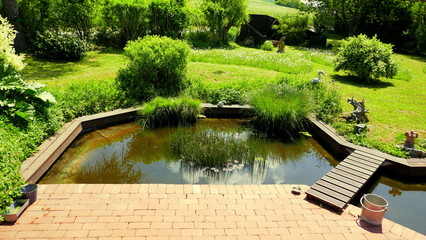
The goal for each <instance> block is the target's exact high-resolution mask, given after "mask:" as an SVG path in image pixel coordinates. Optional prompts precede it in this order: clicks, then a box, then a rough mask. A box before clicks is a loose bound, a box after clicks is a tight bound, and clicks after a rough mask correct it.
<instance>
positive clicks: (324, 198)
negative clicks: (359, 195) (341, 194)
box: [306, 188, 347, 210]
mask: <svg viewBox="0 0 426 240" xmlns="http://www.w3.org/2000/svg"><path fill="white" fill-rule="evenodd" d="M306 194H307V195H308V196H311V197H313V198H316V199H318V200H321V201H323V202H325V203H327V204H329V205H331V206H333V207H336V208H338V209H340V210H341V209H343V208H344V207H345V206H346V205H347V203H345V202H342V201H340V200H337V199H335V198H332V197H330V196H328V195H326V194H324V193H321V192H318V191H316V190H314V189H311V188H310V189H308V191H306Z"/></svg>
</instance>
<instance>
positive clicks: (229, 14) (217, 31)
mask: <svg viewBox="0 0 426 240" xmlns="http://www.w3.org/2000/svg"><path fill="white" fill-rule="evenodd" d="M247 6H248V3H247V0H203V12H204V14H205V16H206V19H207V22H208V25H209V27H210V31H211V32H212V33H213V34H214V35H216V36H217V37H219V38H220V39H221V40H222V41H226V40H227V39H226V37H227V34H228V31H229V29H231V27H233V26H238V25H240V24H242V23H243V22H245V21H247V20H248V19H249V15H248V11H247Z"/></svg>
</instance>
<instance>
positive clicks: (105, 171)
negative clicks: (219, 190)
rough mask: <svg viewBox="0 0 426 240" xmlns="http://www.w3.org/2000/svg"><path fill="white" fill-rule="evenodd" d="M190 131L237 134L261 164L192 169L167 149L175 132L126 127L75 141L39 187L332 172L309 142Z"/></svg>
mask: <svg viewBox="0 0 426 240" xmlns="http://www.w3.org/2000/svg"><path fill="white" fill-rule="evenodd" d="M191 128H192V129H194V130H197V131H213V132H216V133H221V134H222V135H223V136H226V135H227V134H228V135H229V133H230V132H234V133H235V132H236V133H237V134H238V136H239V137H240V138H241V139H242V141H245V143H246V144H247V145H248V146H249V147H250V149H255V150H258V152H259V156H258V159H263V158H265V160H258V161H254V162H253V163H247V162H245V161H244V160H241V159H231V165H233V166H231V168H230V167H229V166H226V167H225V166H224V167H223V168H222V167H215V168H213V167H212V168H213V169H212V168H207V166H196V165H193V164H192V163H187V162H185V161H182V160H181V159H180V156H176V154H174V153H173V152H172V151H171V150H170V147H169V143H168V142H169V140H170V135H171V134H172V133H175V132H176V131H177V129H176V128H157V129H147V130H142V129H141V128H140V127H139V126H138V125H137V124H135V123H127V124H122V125H118V126H113V127H109V128H105V129H100V130H96V131H93V132H89V133H86V134H84V135H82V136H80V137H79V138H78V139H77V140H76V141H74V142H73V144H72V145H71V146H70V147H69V148H68V149H67V150H66V151H65V153H64V154H63V155H62V156H61V157H60V158H59V159H58V160H57V161H56V163H55V164H54V165H53V166H52V168H51V169H50V170H49V171H48V172H47V173H46V174H45V176H44V177H43V178H42V179H41V180H40V182H39V183H42V184H43V183H45V184H49V183H171V184H281V183H288V184H292V183H294V184H307V185H312V184H313V183H315V182H316V181H317V180H318V179H319V178H321V177H322V176H323V175H324V174H326V173H327V172H328V171H330V170H331V168H332V164H331V163H335V164H336V163H337V161H336V160H335V159H334V158H333V157H332V156H331V155H330V154H328V153H327V152H326V151H325V150H324V149H323V148H322V147H321V146H320V145H319V144H318V143H317V142H316V141H315V140H314V139H312V138H306V137H303V136H302V137H299V138H298V139H296V140H293V141H289V142H283V141H281V140H280V139H273V138H268V137H266V136H264V135H262V134H255V133H253V130H252V129H251V128H250V127H249V126H247V124H246V122H245V121H243V120H237V119H204V120H201V121H199V122H198V123H197V124H195V125H194V126H192V127H191ZM265 150H267V151H268V154H267V155H266V156H265V154H264V151H265ZM234 161H235V163H234ZM232 167H233V168H232ZM231 170H232V171H231Z"/></svg>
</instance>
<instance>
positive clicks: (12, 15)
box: [2, 0, 27, 52]
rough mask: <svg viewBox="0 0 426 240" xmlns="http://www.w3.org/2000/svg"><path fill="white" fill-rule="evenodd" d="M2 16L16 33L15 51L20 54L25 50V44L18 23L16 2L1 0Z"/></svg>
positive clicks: (13, 0)
mask: <svg viewBox="0 0 426 240" xmlns="http://www.w3.org/2000/svg"><path fill="white" fill-rule="evenodd" d="M2 4H3V12H4V16H5V17H6V18H7V19H8V21H9V22H10V23H11V24H12V25H13V28H14V29H15V30H16V31H17V34H16V38H15V42H14V45H15V49H16V51H18V52H22V51H24V50H25V49H26V48H27V45H26V43H25V39H24V34H23V27H22V24H21V21H20V16H19V11H18V2H17V0H2Z"/></svg>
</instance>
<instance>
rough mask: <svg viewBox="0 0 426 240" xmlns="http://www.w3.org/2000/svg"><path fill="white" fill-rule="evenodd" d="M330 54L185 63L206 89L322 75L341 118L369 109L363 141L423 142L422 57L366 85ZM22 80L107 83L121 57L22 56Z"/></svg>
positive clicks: (404, 60)
mask: <svg viewBox="0 0 426 240" xmlns="http://www.w3.org/2000/svg"><path fill="white" fill-rule="evenodd" d="M333 56H334V55H333V53H331V52H330V51H317V50H309V49H300V48H294V47H290V46H287V47H286V52H285V53H284V54H276V53H275V52H267V51H262V50H258V49H253V48H244V47H236V48H234V49H213V50H193V51H192V52H191V59H192V60H191V61H190V62H189V64H188V73H187V76H188V77H189V78H198V79H201V80H202V81H208V82H209V83H210V84H214V83H216V82H217V83H223V82H226V81H239V82H241V80H243V81H244V82H247V83H248V82H256V81H259V82H262V83H264V82H268V81H270V82H276V78H277V77H280V76H294V77H297V78H302V79H306V81H310V80H311V79H312V78H314V77H317V71H318V70H320V69H321V70H324V71H325V72H326V74H327V76H326V77H325V84H328V85H330V87H335V88H338V90H339V92H340V93H341V94H342V105H343V106H344V109H345V113H344V114H346V115H347V114H349V112H350V111H352V106H351V105H350V104H348V103H347V102H346V99H347V98H351V97H354V98H355V99H356V100H358V101H361V100H362V99H365V102H366V108H367V109H368V110H370V113H369V114H368V116H369V118H370V122H369V123H368V125H370V131H369V133H368V135H369V137H371V138H373V139H376V140H379V141H383V142H393V141H394V140H395V137H396V135H397V134H398V133H403V132H405V131H408V130H414V131H416V132H418V133H419V134H420V139H425V138H426V137H425V136H426V121H425V119H426V70H425V69H426V58H420V57H413V56H407V55H396V58H397V59H398V62H399V64H400V66H401V69H402V74H400V75H399V76H398V77H397V79H381V81H379V82H378V83H375V84H373V85H367V84H362V83H358V82H357V81H355V80H354V79H352V78H350V77H347V75H346V74H345V73H344V72H338V73H335V72H334V71H333V66H332V60H333ZM26 62H27V67H26V68H25V69H24V71H23V73H22V75H23V78H24V79H25V80H26V81H39V82H42V83H44V84H47V85H48V87H49V88H54V87H64V86H67V85H69V84H71V83H73V82H76V81H102V80H107V81H113V79H114V78H115V77H116V74H117V71H118V70H119V69H120V68H121V67H123V66H124V65H125V64H126V60H125V58H124V56H123V55H122V52H120V51H118V52H117V51H115V52H111V51H110V52H108V51H91V52H89V53H88V54H87V57H86V58H85V59H84V60H83V61H80V62H57V61H56V62H54V61H46V60H39V59H36V58H32V57H27V60H26Z"/></svg>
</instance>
